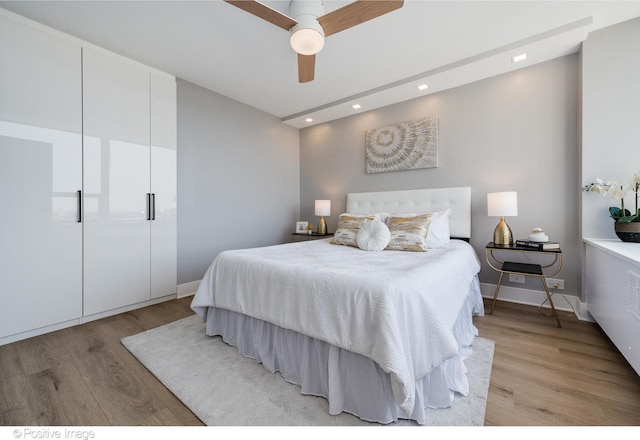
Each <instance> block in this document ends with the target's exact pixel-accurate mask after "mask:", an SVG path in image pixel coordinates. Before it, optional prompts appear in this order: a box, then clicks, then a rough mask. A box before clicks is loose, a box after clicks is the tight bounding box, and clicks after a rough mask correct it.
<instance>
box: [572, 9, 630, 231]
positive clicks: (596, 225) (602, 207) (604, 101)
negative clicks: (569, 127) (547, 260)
mask: <svg viewBox="0 0 640 440" xmlns="http://www.w3.org/2000/svg"><path fill="white" fill-rule="evenodd" d="M639 48H640V18H636V19H634V20H629V21H626V22H624V23H621V24H618V25H615V26H611V27H607V28H604V29H601V30H599V31H596V32H592V33H591V34H589V37H588V38H587V40H586V41H585V42H584V44H583V55H582V64H583V73H582V75H583V78H582V100H583V104H582V113H583V121H582V176H581V179H582V182H581V183H582V184H587V183H589V182H592V181H594V180H595V179H596V178H597V177H600V178H601V179H603V180H605V181H608V180H611V181H618V182H624V183H627V182H628V181H629V180H630V179H631V178H632V176H633V173H634V172H636V171H640V135H639V134H638V127H639V125H640V49H639ZM582 203H583V205H582V236H583V237H585V238H616V235H615V233H614V231H613V220H611V218H609V212H608V209H609V206H620V205H619V201H617V200H613V199H608V198H604V197H601V196H598V195H596V194H593V193H584V194H583V196H582ZM625 207H626V208H631V209H633V207H634V203H633V198H632V197H627V198H626V199H625Z"/></svg>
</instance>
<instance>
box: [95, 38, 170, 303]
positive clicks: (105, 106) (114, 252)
mask: <svg viewBox="0 0 640 440" xmlns="http://www.w3.org/2000/svg"><path fill="white" fill-rule="evenodd" d="M83 103H84V105H83V114H84V151H85V154H84V188H85V190H84V200H85V202H84V314H85V315H92V314H96V313H100V312H104V311H107V310H111V309H115V308H119V307H123V306H128V305H131V304H135V303H141V302H144V301H148V300H150V299H152V298H159V297H162V296H166V295H171V294H175V293H176V288H177V283H176V213H175V210H176V86H175V79H173V78H171V77H165V76H161V75H157V74H153V73H150V72H149V71H148V70H146V69H144V68H142V67H140V66H138V65H136V64H133V63H131V62H129V61H128V60H125V59H121V58H119V57H114V56H112V55H110V54H105V53H101V52H98V51H95V50H89V49H86V48H85V49H83Z"/></svg>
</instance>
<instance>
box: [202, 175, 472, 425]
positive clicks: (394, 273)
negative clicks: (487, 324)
mask: <svg viewBox="0 0 640 440" xmlns="http://www.w3.org/2000/svg"><path fill="white" fill-rule="evenodd" d="M346 208H347V209H346V213H348V214H349V215H351V216H353V217H354V218H358V217H369V218H368V219H367V220H366V223H367V225H368V226H370V225H373V224H375V225H377V226H379V221H380V220H382V218H383V217H384V222H385V224H387V223H386V222H387V221H390V220H392V219H397V218H400V217H402V216H405V217H410V216H417V215H420V214H425V213H428V214H433V213H438V214H439V215H440V214H443V215H444V214H446V215H445V216H444V218H445V219H446V229H447V230H446V235H447V236H446V237H444V239H443V237H442V236H441V237H439V239H441V241H442V240H444V241H443V242H441V243H439V244H437V245H432V246H429V247H428V248H427V249H426V251H425V252H415V251H407V250H388V249H385V250H381V251H366V250H362V249H361V248H359V247H358V246H350V245H340V244H336V237H334V238H328V239H321V240H312V241H305V242H297V243H288V244H283V245H276V246H267V247H262V248H253V249H238V250H230V251H225V252H221V253H220V254H218V256H216V258H215V259H214V261H213V262H212V263H211V265H210V267H209V268H208V270H207V272H206V274H205V276H204V278H203V280H202V282H201V283H200V286H199V288H198V290H197V292H196V294H195V296H194V299H193V301H192V303H191V307H192V309H193V310H194V311H195V312H196V313H197V314H198V315H199V316H200V317H201V318H202V319H203V320H204V321H206V333H207V335H210V336H214V335H215V336H222V339H223V340H224V341H225V342H226V343H228V344H230V345H233V346H235V347H237V349H238V351H239V352H240V353H241V354H242V355H244V356H247V357H251V358H253V359H256V360H257V361H258V362H260V363H262V364H263V366H264V368H266V369H267V370H269V371H271V372H276V371H278V372H280V374H281V375H282V376H283V378H284V379H285V380H287V381H288V382H291V383H295V384H297V385H299V386H300V392H301V393H303V394H310V395H316V396H322V397H324V398H326V399H327V401H328V403H329V413H330V414H339V413H341V412H343V411H344V412H348V413H351V414H353V415H355V416H357V417H360V418H361V419H363V420H366V421H371V422H378V423H382V424H387V423H391V422H394V421H397V420H399V419H409V420H412V421H415V422H416V423H418V424H428V423H429V420H428V412H427V408H447V407H449V406H450V405H451V403H452V401H453V399H454V398H461V396H465V395H467V394H468V392H469V383H468V381H467V377H466V367H465V365H464V359H465V358H466V357H468V356H469V355H470V354H471V350H472V345H473V341H474V338H475V337H476V336H477V329H476V328H475V326H474V325H473V321H472V317H473V316H475V315H482V314H483V313H484V307H483V302H482V297H481V294H480V286H479V281H478V272H479V270H480V262H479V260H478V257H477V255H476V253H475V252H474V250H473V248H472V247H471V246H470V245H469V243H468V240H469V238H470V235H471V233H470V232H471V189H470V188H469V187H455V188H438V189H420V190H404V191H384V192H369V193H350V194H347V207H346ZM370 216H371V217H370ZM373 217H375V218H373ZM428 217H429V221H430V222H431V225H432V226H431V228H432V229H431V230H430V231H431V232H433V233H434V234H435V233H436V231H437V230H438V231H440V233H441V234H442V227H440V226H439V227H437V228H436V227H435V220H434V219H435V218H436V217H435V216H431V215H430V216H428ZM345 218H347V217H345ZM414 218H415V217H414ZM438 218H440V217H438ZM342 220H343V217H341V222H340V223H339V226H340V225H343V223H342ZM438 222H439V224H440V225H444V223H442V219H440V220H438ZM388 229H391V230H392V235H393V228H392V227H390V228H387V230H388ZM340 231H342V229H340ZM338 232H339V231H336V235H338ZM361 235H362V234H361ZM433 237H435V235H434V236H433ZM358 238H360V237H358ZM429 238H430V239H431V238H432V236H429ZM435 238H438V237H435ZM392 241H393V238H392ZM389 246H390V245H389Z"/></svg>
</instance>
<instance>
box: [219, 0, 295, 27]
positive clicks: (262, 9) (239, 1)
mask: <svg viewBox="0 0 640 440" xmlns="http://www.w3.org/2000/svg"><path fill="white" fill-rule="evenodd" d="M225 2H226V3H229V4H231V5H233V6H236V7H238V8H240V9H242V10H243V11H246V12H248V13H250V14H253V15H255V16H256V17H258V18H262V19H263V20H266V21H268V22H269V23H272V24H275V25H276V26H278V27H280V28H282V29H284V30H285V31H288V30H289V29H291V28H292V27H293V26H295V25H296V24H297V21H295V20H294V19H292V18H290V17H287V16H286V15H284V14H281V13H280V12H278V11H276V10H275V9H271V8H270V7H268V6H266V5H263V4H262V3H260V2H256V1H253V0H225Z"/></svg>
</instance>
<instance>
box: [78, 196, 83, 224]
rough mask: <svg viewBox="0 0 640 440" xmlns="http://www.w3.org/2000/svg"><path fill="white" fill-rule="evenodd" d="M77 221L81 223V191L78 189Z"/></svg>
mask: <svg viewBox="0 0 640 440" xmlns="http://www.w3.org/2000/svg"><path fill="white" fill-rule="evenodd" d="M78 223H82V191H80V190H78Z"/></svg>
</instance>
